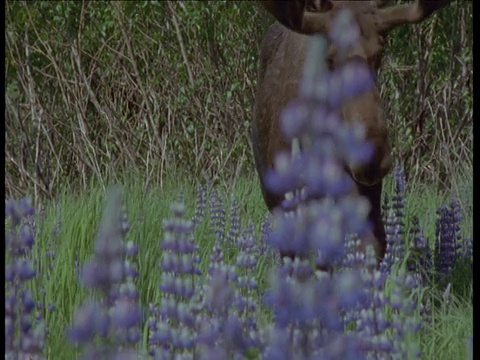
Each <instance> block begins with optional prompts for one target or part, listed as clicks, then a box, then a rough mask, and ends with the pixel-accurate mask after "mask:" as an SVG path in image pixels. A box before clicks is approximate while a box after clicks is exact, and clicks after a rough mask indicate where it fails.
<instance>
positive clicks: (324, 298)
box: [264, 259, 367, 359]
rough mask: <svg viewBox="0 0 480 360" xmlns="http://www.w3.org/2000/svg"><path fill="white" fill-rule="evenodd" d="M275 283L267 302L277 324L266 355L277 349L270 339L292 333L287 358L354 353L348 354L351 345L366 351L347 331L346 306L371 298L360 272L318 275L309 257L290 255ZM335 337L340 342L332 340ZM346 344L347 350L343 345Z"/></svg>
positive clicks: (355, 350) (342, 356) (285, 348)
mask: <svg viewBox="0 0 480 360" xmlns="http://www.w3.org/2000/svg"><path fill="white" fill-rule="evenodd" d="M285 273H291V274H292V276H285ZM271 283H272V286H273V287H272V289H271V290H270V291H269V292H268V293H267V298H266V302H267V304H269V305H270V306H271V307H272V310H273V312H274V324H275V326H274V327H273V328H272V329H271V330H270V334H269V339H267V344H266V346H265V350H264V358H273V357H272V356H273V355H274V354H278V353H277V352H276V349H275V346H274V344H272V343H268V342H269V341H276V339H278V337H280V338H284V337H286V338H288V339H292V340H290V341H289V343H288V344H284V345H283V348H281V351H282V352H284V353H285V354H286V355H285V356H286V358H297V357H300V356H302V357H303V358H314V357H315V356H317V357H318V356H322V357H321V358H332V359H345V358H353V357H350V356H349V355H348V354H347V353H348V352H349V351H352V354H353V353H356V354H357V355H358V356H361V350H362V348H361V346H360V342H356V341H354V340H353V338H354V336H353V335H352V336H350V335H348V336H347V335H344V334H343V330H344V326H345V322H344V318H343V314H344V312H345V311H347V310H348V309H351V308H353V307H354V306H359V305H361V304H363V303H364V302H365V301H366V300H367V299H366V297H365V296H364V293H363V289H362V288H361V287H358V286H357V285H358V284H359V283H360V277H359V274H358V272H356V271H352V270H346V271H343V272H341V273H335V274H333V275H332V277H330V276H328V275H324V276H320V278H318V279H317V278H315V277H313V276H312V268H311V266H310V265H309V263H308V262H307V261H305V260H302V261H300V260H298V259H295V261H293V262H291V261H289V260H288V259H286V262H285V265H284V266H283V268H282V269H280V271H278V272H277V273H276V274H273V277H272V281H271ZM333 340H335V342H336V344H337V345H336V346H332V341H333ZM352 341H353V343H355V344H356V345H355V346H354V345H353V343H351V342H352ZM276 346H278V345H276ZM342 346H343V347H345V349H343V350H344V351H339V348H341V347H342ZM347 348H348V349H347ZM352 356H353V355H352Z"/></svg>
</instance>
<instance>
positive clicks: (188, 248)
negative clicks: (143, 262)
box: [149, 202, 200, 358]
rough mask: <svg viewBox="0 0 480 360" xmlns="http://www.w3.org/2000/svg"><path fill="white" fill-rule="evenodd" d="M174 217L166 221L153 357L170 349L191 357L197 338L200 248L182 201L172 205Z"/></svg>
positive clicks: (153, 325)
mask: <svg viewBox="0 0 480 360" xmlns="http://www.w3.org/2000/svg"><path fill="white" fill-rule="evenodd" d="M170 211H171V214H172V217H171V218H170V219H167V220H164V222H163V226H164V229H165V234H164V238H163V241H162V243H161V247H162V248H163V250H164V253H163V256H162V261H161V265H160V266H161V268H162V270H163V273H162V282H161V284H160V289H161V290H162V292H163V296H162V299H161V303H160V306H159V307H158V308H156V309H155V308H153V306H152V307H151V309H150V313H151V316H150V319H149V329H150V333H149V347H150V352H149V353H150V355H151V356H153V357H155V358H162V356H163V355H162V354H163V351H165V350H166V349H170V350H175V351H176V352H178V353H179V354H188V352H189V351H190V350H191V349H192V348H193V346H194V344H195V341H196V337H197V320H196V318H195V316H196V312H197V310H196V309H195V306H196V304H195V302H194V301H192V299H193V297H194V295H195V277H196V276H197V275H199V274H200V271H199V269H198V262H199V259H198V256H197V255H196V251H197V248H198V247H197V246H196V245H195V243H194V238H193V227H194V224H193V221H192V220H187V219H186V217H185V206H184V204H183V203H181V202H177V203H173V204H172V205H171V206H170Z"/></svg>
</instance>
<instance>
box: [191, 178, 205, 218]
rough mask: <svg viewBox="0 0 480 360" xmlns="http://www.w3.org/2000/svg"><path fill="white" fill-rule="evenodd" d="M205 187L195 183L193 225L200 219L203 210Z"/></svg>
mask: <svg viewBox="0 0 480 360" xmlns="http://www.w3.org/2000/svg"><path fill="white" fill-rule="evenodd" d="M206 192H207V191H206V189H205V187H203V186H202V185H201V184H197V199H196V202H197V204H196V206H195V215H194V216H193V219H192V222H193V225H194V226H197V224H199V223H200V222H201V221H202V220H203V216H204V212H205V207H206V204H207V197H206Z"/></svg>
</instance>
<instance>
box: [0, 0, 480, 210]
mask: <svg viewBox="0 0 480 360" xmlns="http://www.w3.org/2000/svg"><path fill="white" fill-rule="evenodd" d="M471 14H472V6H471V3H470V2H453V3H452V4H451V5H450V6H449V8H448V9H447V10H445V11H439V12H438V14H436V15H435V16H433V17H432V18H431V19H429V20H427V21H426V22H425V23H423V24H421V25H417V26H402V27H399V28H398V29H397V30H395V31H394V32H393V33H392V34H391V35H390V37H389V43H388V44H387V46H386V48H385V56H384V61H383V65H382V68H381V71H380V88H381V93H382V97H383V100H384V105H385V112H386V113H385V115H386V118H387V119H388V122H389V128H390V135H391V138H392V141H393V145H394V155H395V157H397V158H398V159H402V161H403V162H404V166H405V170H406V172H407V175H408V177H409V179H413V180H414V181H417V180H418V181H426V182H428V183H435V184H437V185H438V186H439V187H443V188H449V187H450V183H449V182H450V181H451V179H452V174H454V173H455V172H456V171H457V169H458V166H459V164H461V165H462V166H463V164H465V165H467V166H468V165H471V159H472V151H471V149H472V141H473V137H472V135H471V134H472V126H473V121H472V109H473V97H472V69H473V56H472V44H473V36H472V34H473V24H472V22H471V21H469V19H470V18H471ZM5 18H6V57H5V60H6V62H5V65H6V66H5V70H6V88H7V92H6V116H5V124H6V133H7V143H6V147H5V150H6V155H5V160H6V193H7V195H8V196H14V195H15V196H22V195H25V194H27V193H29V194H30V195H32V196H33V197H34V199H35V201H37V199H43V198H45V197H47V198H52V197H54V196H55V195H56V193H57V192H58V189H59V188H60V186H59V185H60V184H64V183H68V184H70V185H71V186H72V188H78V187H82V188H88V184H89V179H90V178H92V177H93V178H95V179H96V180H97V181H99V182H101V183H103V184H105V183H106V182H108V181H110V180H115V179H116V178H117V177H118V176H119V174H120V173H122V172H124V171H125V170H131V169H132V167H135V168H136V169H137V170H138V172H139V174H143V175H142V177H143V180H142V181H145V184H149V183H161V182H162V181H163V179H164V178H165V176H166V174H167V172H170V171H177V170H178V169H188V171H189V172H190V173H191V174H193V175H194V176H201V177H205V176H208V177H210V178H212V179H214V180H221V181H230V180H229V179H235V178H236V177H238V175H239V174H242V173H251V172H252V171H253V168H254V166H253V159H252V151H251V149H250V119H251V107H252V104H253V99H254V92H255V83H256V75H257V74H256V73H257V58H258V54H259V50H260V46H261V43H262V37H263V35H264V34H265V32H266V29H267V28H268V26H269V25H270V24H271V23H272V22H273V19H272V18H271V17H270V16H268V15H267V14H265V12H264V11H262V10H261V9H260V7H259V6H258V4H256V3H255V2H241V1H236V2H233V1H210V2H208V4H205V3H204V2H191V1H184V2H150V1H136V2H98V1H95V2H87V3H82V2H23V1H22V2H12V1H8V2H7V3H6V16H5ZM32 192H33V194H32ZM38 201H39V200H38Z"/></svg>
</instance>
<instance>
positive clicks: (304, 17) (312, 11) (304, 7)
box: [261, 0, 333, 34]
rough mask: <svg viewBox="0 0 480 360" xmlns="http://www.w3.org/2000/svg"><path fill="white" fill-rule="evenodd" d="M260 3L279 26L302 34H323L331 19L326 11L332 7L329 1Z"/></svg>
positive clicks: (275, 0)
mask: <svg viewBox="0 0 480 360" xmlns="http://www.w3.org/2000/svg"><path fill="white" fill-rule="evenodd" d="M261 3H262V5H263V7H264V8H265V9H266V10H267V11H268V12H269V13H270V14H272V15H273V16H274V17H275V18H276V19H277V21H278V22H279V23H280V24H282V25H283V26H285V27H287V28H289V29H290V30H293V31H296V32H299V33H302V34H312V33H319V32H325V31H326V30H327V26H328V19H329V18H330V17H331V14H330V13H329V12H328V11H329V10H331V8H332V7H333V4H332V1H331V0H268V1H262V2H261Z"/></svg>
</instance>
